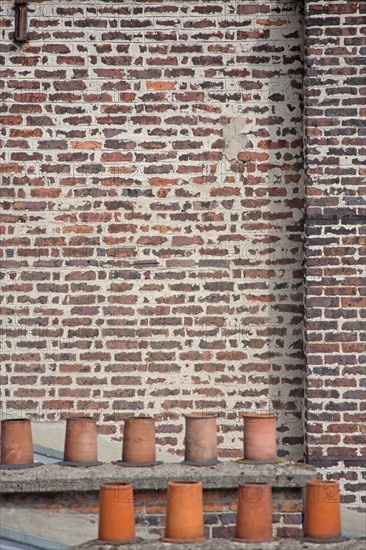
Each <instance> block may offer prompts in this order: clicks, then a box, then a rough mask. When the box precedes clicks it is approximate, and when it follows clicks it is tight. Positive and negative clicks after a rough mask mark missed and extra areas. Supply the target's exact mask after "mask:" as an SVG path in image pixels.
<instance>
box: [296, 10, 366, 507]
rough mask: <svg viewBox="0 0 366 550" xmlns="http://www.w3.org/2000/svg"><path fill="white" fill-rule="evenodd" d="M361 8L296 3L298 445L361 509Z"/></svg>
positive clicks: (364, 190) (364, 188)
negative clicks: (301, 432) (302, 99)
mask: <svg viewBox="0 0 366 550" xmlns="http://www.w3.org/2000/svg"><path fill="white" fill-rule="evenodd" d="M365 25H366V7H365V3H364V2H338V1H336V2H311V1H310V2H307V6H306V55H307V76H306V112H305V125H306V131H305V133H306V195H307V209H306V238H307V251H306V257H307V258H306V324H307V327H306V334H307V377H306V380H307V384H306V385H307V389H306V397H307V401H306V410H307V422H306V447H307V456H308V461H309V462H310V463H311V464H314V465H316V466H319V467H326V468H327V476H328V477H329V478H330V479H340V480H341V481H342V495H343V496H342V498H343V501H344V502H345V503H348V504H351V505H353V506H359V507H361V506H362V507H365V505H366V496H365V490H366V473H365V461H366V430H365V420H366V409H365V389H366V379H365V362H366V337H365V334H366V332H365V329H366V316H365V312H366V308H365V306H366V259H365V250H366V248H365V244H366V236H365V235H366V223H365V220H366V206H365V205H366V200H365V194H366V185H365V181H366V180H365V175H366V168H365V158H366V157H365V155H366V138H365V135H366V131H365V115H366V110H365V105H366V98H365V96H366V70H365V62H366V56H365V54H366V36H365V29H366V26H365Z"/></svg>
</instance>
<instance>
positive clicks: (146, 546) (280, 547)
mask: <svg viewBox="0 0 366 550" xmlns="http://www.w3.org/2000/svg"><path fill="white" fill-rule="evenodd" d="M365 542H366V539H362V540H361V539H359V540H347V541H345V540H343V541H339V542H333V543H326V542H321V543H319V544H314V543H309V542H304V541H301V540H296V539H287V540H286V539H281V540H275V541H273V542H260V543H258V542H257V543H240V542H232V541H231V540H227V539H214V540H208V541H206V542H204V543H196V544H194V543H191V544H184V545H183V547H184V550H241V549H243V550H309V548H312V549H314V550H317V549H319V550H365ZM72 548H73V549H74V550H76V549H78V550H96V549H97V550H162V549H163V550H173V549H174V550H178V549H180V550H181V549H182V544H171V543H166V542H164V543H161V542H160V541H158V542H152V541H145V542H142V543H138V542H136V543H133V544H123V545H118V544H115V545H113V546H112V545H111V544H98V543H96V541H90V542H88V543H85V544H82V545H80V546H73V547H72Z"/></svg>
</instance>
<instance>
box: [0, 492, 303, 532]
mask: <svg viewBox="0 0 366 550" xmlns="http://www.w3.org/2000/svg"><path fill="white" fill-rule="evenodd" d="M203 500H204V520H205V536H206V537H208V538H233V537H234V532H235V524H236V510H237V491H235V490H233V489H231V490H229V489H217V490H205V491H204V493H203ZM2 505H3V506H7V507H12V508H14V510H15V511H16V513H20V509H21V508H20V507H22V508H27V507H30V508H32V509H34V510H48V511H52V512H63V511H67V512H71V513H77V514H98V512H99V493H98V492H79V491H75V492H72V493H29V494H21V495H19V494H13V495H3V496H2ZM134 505H135V517H136V531H137V533H136V534H137V536H138V537H141V538H143V539H150V538H151V537H154V538H158V537H161V536H164V530H165V516H166V491H134ZM302 509H303V503H302V492H301V488H286V489H285V488H283V489H280V488H273V489H272V510H273V536H275V537H280V538H299V537H301V534H302ZM97 522H98V520H97V518H96V524H97Z"/></svg>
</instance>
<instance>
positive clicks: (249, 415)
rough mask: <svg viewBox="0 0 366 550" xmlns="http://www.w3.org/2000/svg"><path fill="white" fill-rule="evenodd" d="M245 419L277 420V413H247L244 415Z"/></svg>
mask: <svg viewBox="0 0 366 550" xmlns="http://www.w3.org/2000/svg"><path fill="white" fill-rule="evenodd" d="M242 416H243V418H255V419H256V420H257V419H261V418H276V416H277V413H261V412H247V413H243V415H242Z"/></svg>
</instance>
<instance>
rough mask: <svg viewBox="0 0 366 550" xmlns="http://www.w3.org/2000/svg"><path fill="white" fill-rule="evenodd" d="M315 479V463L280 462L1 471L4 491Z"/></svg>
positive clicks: (280, 483)
mask: <svg viewBox="0 0 366 550" xmlns="http://www.w3.org/2000/svg"><path fill="white" fill-rule="evenodd" d="M314 478H316V470H315V468H314V467H312V466H308V465H305V464H299V463H296V462H286V463H280V464H238V463H236V462H223V463H221V464H218V465H216V466H205V467H194V466H183V465H181V464H172V463H170V464H161V465H159V466H154V467H144V468H125V467H123V466H118V465H115V464H102V465H100V466H95V467H92V468H73V467H66V466H59V465H58V464H46V465H41V466H37V467H35V468H29V469H23V470H0V480H1V492H2V493H3V494H11V493H48V492H52V493H61V492H62V493H65V492H68V491H97V490H99V486H100V484H101V483H108V482H111V483H112V482H113V483H118V482H124V483H126V482H128V483H132V484H133V486H134V489H135V490H137V491H138V490H165V489H166V486H167V483H168V481H171V480H182V481H202V482H203V484H204V488H205V489H217V488H225V489H235V488H237V487H238V485H239V483H245V482H248V483H269V484H271V485H272V486H273V487H284V488H286V487H289V488H291V487H304V486H305V484H306V482H307V481H308V480H309V479H314Z"/></svg>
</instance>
